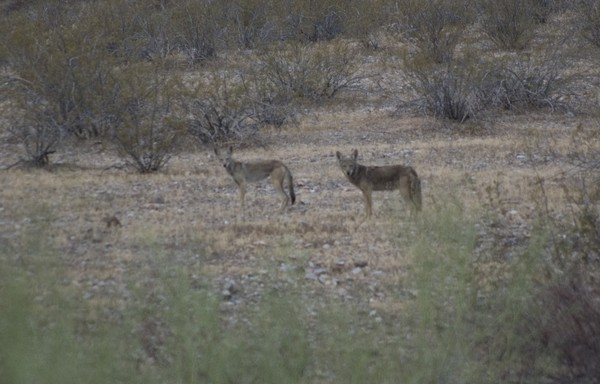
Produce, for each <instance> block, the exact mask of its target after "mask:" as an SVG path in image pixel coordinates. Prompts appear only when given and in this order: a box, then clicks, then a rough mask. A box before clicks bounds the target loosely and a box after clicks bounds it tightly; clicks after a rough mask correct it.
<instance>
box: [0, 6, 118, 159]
mask: <svg viewBox="0 0 600 384" xmlns="http://www.w3.org/2000/svg"><path fill="white" fill-rule="evenodd" d="M50 5H52V4H50ZM50 5H48V6H47V7H40V8H34V9H33V10H32V11H31V12H30V13H27V14H25V13H23V14H19V15H15V16H14V19H15V20H13V21H14V22H15V24H14V26H13V28H12V29H11V30H10V33H8V34H7V35H6V36H5V39H3V45H4V47H5V50H6V52H7V59H6V60H7V62H8V65H9V67H10V68H11V69H10V70H9V72H8V73H9V74H10V75H9V77H11V78H12V79H14V80H15V81H10V82H9V83H7V86H6V88H5V89H6V90H7V97H8V98H9V99H10V100H11V107H12V109H13V113H12V114H11V115H10V117H9V119H12V121H11V125H12V126H13V128H14V129H13V131H12V132H13V133H14V134H15V135H14V138H15V139H16V140H17V141H21V142H23V143H24V144H25V147H26V148H28V149H27V152H28V155H30V156H31V157H32V160H33V161H34V163H38V164H41V165H43V164H44V163H45V162H46V161H47V153H49V151H51V150H53V149H52V148H53V147H55V146H56V145H57V144H58V143H59V142H60V141H61V140H62V139H63V138H65V137H70V136H76V137H82V138H86V137H90V136H101V135H104V134H106V131H105V129H106V124H105V122H106V114H105V109H104V108H103V107H104V105H105V101H106V100H105V98H107V97H108V98H110V97H111V96H110V92H111V89H112V84H111V81H110V71H111V68H112V66H113V61H112V58H111V57H110V56H109V55H106V53H105V51H104V50H103V48H101V47H99V46H98V45H97V44H96V42H97V41H96V40H95V35H94V30H93V29H87V27H89V26H88V25H86V24H84V25H82V28H79V27H78V26H77V25H75V24H72V23H71V22H72V21H73V19H72V17H73V16H72V15H71V14H69V13H68V12H67V11H65V10H63V9H62V8H60V7H59V6H58V5H56V4H53V5H52V6H50ZM65 25H68V27H67V26H65ZM83 27H85V28H83ZM41 41H43V44H42V43H40V42H41ZM31 143H35V144H31ZM42 159H43V160H42ZM40 161H41V162H40Z"/></svg>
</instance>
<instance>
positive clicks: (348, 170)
mask: <svg viewBox="0 0 600 384" xmlns="http://www.w3.org/2000/svg"><path fill="white" fill-rule="evenodd" d="M336 156H337V158H338V161H339V163H340V168H342V171H343V172H344V174H345V175H346V177H347V178H348V180H349V181H350V182H351V183H352V184H354V185H356V186H357V187H358V189H360V190H361V191H362V193H363V197H364V199H365V208H366V218H370V217H371V214H372V205H373V203H372V200H371V193H372V192H373V191H391V190H394V189H399V190H400V194H401V195H402V197H404V200H406V201H407V202H410V203H411V208H412V209H411V216H412V212H414V210H415V209H416V210H417V211H420V210H421V206H422V204H421V180H419V176H417V172H415V170H414V169H413V168H412V167H406V166H403V165H386V166H373V167H367V166H364V165H361V164H358V163H357V162H356V158H357V156H358V151H357V150H356V149H354V150H353V151H352V154H351V155H350V156H348V157H346V156H344V155H342V154H341V153H340V152H339V151H337V152H336Z"/></svg>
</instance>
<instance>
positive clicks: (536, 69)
mask: <svg viewBox="0 0 600 384" xmlns="http://www.w3.org/2000/svg"><path fill="white" fill-rule="evenodd" d="M496 65H497V69H496V70H495V72H493V73H491V74H490V81H493V82H495V85H493V86H492V89H491V92H490V97H491V98H492V100H491V102H492V103H493V104H494V105H497V106H500V107H502V108H505V109H511V110H519V109H522V108H532V107H533V108H549V109H551V110H553V111H571V112H574V111H576V110H579V109H584V108H585V106H584V105H583V104H582V103H583V102H582V96H581V95H580V91H579V90H580V89H582V88H581V87H579V85H581V81H582V80H583V81H585V77H584V76H583V75H582V73H580V72H577V71H573V70H572V68H573V67H574V66H573V65H572V63H571V62H570V60H569V59H568V58H567V57H566V56H564V55H562V54H560V53H556V52H537V53H535V54H525V53H522V54H520V55H518V56H514V57H509V58H506V59H504V60H501V61H499V63H497V64H496Z"/></svg>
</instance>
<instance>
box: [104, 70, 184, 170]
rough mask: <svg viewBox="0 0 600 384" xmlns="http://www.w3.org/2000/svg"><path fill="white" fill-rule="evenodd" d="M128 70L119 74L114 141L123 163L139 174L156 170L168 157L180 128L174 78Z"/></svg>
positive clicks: (165, 162) (179, 134)
mask: <svg viewBox="0 0 600 384" xmlns="http://www.w3.org/2000/svg"><path fill="white" fill-rule="evenodd" d="M152 71H153V69H152V68H150V69H149V70H146V71H145V70H143V69H140V68H130V69H129V70H127V71H123V72H122V73H120V74H119V83H118V84H119V86H118V89H117V90H116V94H115V103H114V104H113V107H114V112H113V113H114V115H115V116H116V121H115V123H114V126H115V128H114V132H115V133H114V138H115V140H116V142H117V144H118V146H119V149H120V152H121V154H122V155H123V156H124V157H125V158H126V160H127V162H128V163H129V164H130V165H131V166H133V167H134V168H136V169H137V170H138V171H139V172H141V173H151V172H156V171H158V170H160V169H161V168H162V167H163V166H164V165H165V164H167V162H168V161H169V159H170V158H171V156H172V154H173V152H174V150H175V147H176V144H177V141H178V139H179V138H180V137H181V136H182V135H183V129H182V127H181V123H180V120H179V118H178V117H177V113H176V110H175V106H176V104H177V103H176V102H175V100H176V95H177V91H178V90H179V89H180V84H179V83H178V81H177V79H172V78H166V77H163V76H162V75H161V74H159V73H152Z"/></svg>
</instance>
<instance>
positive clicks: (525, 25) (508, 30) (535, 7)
mask: <svg viewBox="0 0 600 384" xmlns="http://www.w3.org/2000/svg"><path fill="white" fill-rule="evenodd" d="M542 5H543V2H541V1H539V0H506V1H495V0H481V1H479V2H477V7H478V11H479V19H480V25H481V30H482V31H483V33H484V34H485V35H486V36H487V37H488V38H489V39H490V40H491V41H492V42H493V43H494V44H495V45H496V46H498V47H499V48H501V49H517V50H521V49H523V48H525V47H526V46H527V44H528V43H529V41H530V40H531V39H532V38H533V31H534V28H535V24H536V15H542V14H543V8H540V7H541V6H542ZM537 17H538V18H539V17H540V16H537Z"/></svg>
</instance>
